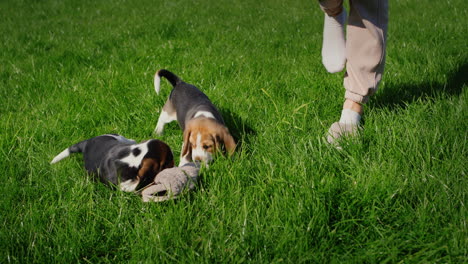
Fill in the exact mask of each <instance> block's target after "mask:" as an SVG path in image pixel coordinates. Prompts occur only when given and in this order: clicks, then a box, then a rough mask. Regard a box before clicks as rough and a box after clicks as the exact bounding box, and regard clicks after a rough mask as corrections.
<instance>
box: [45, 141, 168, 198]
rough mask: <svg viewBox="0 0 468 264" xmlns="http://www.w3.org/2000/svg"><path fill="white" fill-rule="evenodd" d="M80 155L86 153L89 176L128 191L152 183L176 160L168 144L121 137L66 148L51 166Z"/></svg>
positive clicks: (82, 142) (85, 160) (85, 163)
mask: <svg viewBox="0 0 468 264" xmlns="http://www.w3.org/2000/svg"><path fill="white" fill-rule="evenodd" d="M77 152H81V153H83V159H84V167H85V169H86V171H87V172H88V173H89V174H93V175H97V176H98V177H99V179H100V180H101V181H102V182H104V183H106V184H113V185H115V186H117V187H118V188H119V189H120V190H122V191H126V192H132V191H135V190H139V189H141V188H143V187H145V186H147V185H148V184H151V183H152V182H153V181H154V178H155V177H156V174H158V173H159V172H160V171H162V170H164V169H166V168H172V167H174V157H173V155H172V151H171V149H170V148H169V146H168V145H167V144H166V143H164V142H162V141H160V140H157V139H151V140H147V141H144V142H142V143H139V144H137V142H135V141H134V140H131V139H127V138H125V137H123V136H120V135H117V134H108V135H102V136H97V137H94V138H91V139H88V140H84V141H81V142H79V143H77V144H75V145H72V146H70V147H68V148H66V149H65V150H64V151H62V152H61V153H60V154H58V155H57V156H56V157H55V158H54V159H53V160H52V161H51V162H50V163H51V164H54V163H57V162H59V161H60V160H62V159H64V158H66V157H68V156H69V155H70V154H71V153H77Z"/></svg>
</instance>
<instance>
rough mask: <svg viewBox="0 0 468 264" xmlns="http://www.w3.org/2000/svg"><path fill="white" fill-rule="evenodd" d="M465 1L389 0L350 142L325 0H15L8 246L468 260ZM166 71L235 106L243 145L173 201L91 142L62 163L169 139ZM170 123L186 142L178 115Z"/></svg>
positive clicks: (9, 250) (46, 255)
mask: <svg viewBox="0 0 468 264" xmlns="http://www.w3.org/2000/svg"><path fill="white" fill-rule="evenodd" d="M466 10H467V9H466V3H465V1H463V0H455V1H429V0H423V1H409V0H401V1H391V10H390V24H389V33H388V49H387V64H386V72H385V75H384V80H383V83H382V85H381V87H380V89H379V91H378V92H377V94H376V95H375V96H374V97H373V98H372V99H371V101H370V102H369V104H367V105H366V108H365V112H366V115H365V124H364V130H363V132H362V135H361V136H360V137H359V138H358V139H356V140H354V141H349V142H347V144H346V145H345V147H344V149H343V150H342V151H338V150H336V149H334V148H332V147H330V146H328V145H327V144H324V142H323V139H322V138H323V136H324V134H325V132H326V131H327V129H328V127H329V126H330V124H331V123H332V122H334V121H336V120H337V119H338V118H339V114H340V106H341V104H342V102H343V93H344V89H343V88H342V75H341V74H335V75H330V74H327V73H326V71H325V70H324V68H323V66H322V65H321V58H320V49H321V32H322V23H323V22H322V19H323V14H322V12H321V10H320V9H319V7H318V4H317V3H316V1H289V2H288V1H279V0H272V1H214V0H204V1H180V0H177V1H132V0H128V1H52V0H50V1H1V2H0V39H1V41H0V97H1V99H0V175H1V176H0V180H1V184H0V193H1V196H2V198H1V199H0V201H1V202H0V212H1V213H0V262H1V263H10V262H11V263H17V262H20V263H75V262H83V263H86V262H89V263H101V262H103V263H115V262H130V263H136V262H145V263H164V262H182V263H194V262H195V261H196V262H197V263H198V262H201V263H209V262H224V263H232V262H234V263H238V262H260V263H272V262H273V263H277V262H287V263H303V262H312V263H330V262H332V263H333V262H356V263H362V262H368V263H397V262H403V263H421V262H422V263H435V262H441V263H466V262H468V250H467V249H468V231H467V226H466V218H467V212H468V210H467V208H466V204H467V203H468V197H467V190H468V179H467V175H466V164H468V159H467V154H468V153H467V136H468V133H467V120H468V115H467V113H468V107H467V100H468V89H467V84H466V81H467V77H466V76H467V75H466V74H467V72H468V66H467V62H468V52H467V51H468V49H467V48H468V47H467V41H468V35H467V28H468V22H467V20H466V16H467V11H466ZM160 68H167V69H169V70H172V71H174V72H175V73H176V74H178V75H179V76H181V77H182V78H183V79H184V80H186V81H187V82H190V83H193V84H195V85H197V86H198V87H199V88H201V89H202V90H203V91H204V92H205V93H206V94H208V96H209V97H210V98H211V99H212V101H213V102H214V103H215V104H216V105H217V106H218V107H219V108H220V109H221V111H222V113H223V115H224V117H225V119H226V121H227V123H228V125H229V127H230V130H231V131H232V132H233V134H234V135H235V136H236V137H237V138H238V139H239V142H240V144H241V146H240V148H239V150H238V152H237V153H236V154H235V156H234V157H233V158H232V159H227V158H219V159H217V160H216V161H215V162H214V163H213V164H212V166H211V167H210V169H209V170H205V171H204V172H203V173H202V175H201V180H200V181H199V183H198V186H197V189H196V190H195V191H193V192H191V193H188V194H187V195H185V196H183V197H181V198H180V199H179V200H177V201H170V202H167V203H162V204H159V203H158V204H156V203H142V202H141V199H140V198H139V197H138V196H136V195H133V194H129V193H123V192H119V191H113V190H111V189H109V188H107V187H105V186H103V185H102V184H100V183H97V182H95V181H93V179H91V178H90V177H89V176H87V175H86V173H85V172H84V169H83V168H82V158H81V156H80V155H75V156H73V157H70V158H68V159H66V160H63V161H61V162H60V163H58V164H56V165H54V166H51V165H49V161H50V160H51V159H52V158H53V157H54V156H55V155H56V154H57V153H59V152H60V151H62V150H63V149H64V148H66V147H68V146H69V145H71V144H73V143H76V142H78V141H80V140H83V139H87V138H90V137H93V136H96V135H101V134H106V133H119V134H122V135H124V136H126V137H128V138H133V139H136V140H138V141H141V140H145V139H148V138H151V137H155V136H154V135H152V131H153V129H154V127H155V125H156V121H157V117H158V113H159V109H160V108H161V107H162V105H163V104H164V101H165V99H166V97H167V96H168V94H169V92H170V86H169V84H168V83H167V82H165V81H164V82H163V83H162V95H160V96H157V95H156V94H155V92H154V89H153V86H152V81H153V79H152V78H153V74H154V72H155V71H156V70H157V69H160ZM161 139H162V140H164V141H165V142H167V143H168V144H169V145H170V146H171V147H172V148H173V151H174V153H175V155H176V156H177V157H178V155H179V153H180V146H181V142H182V132H181V131H180V129H179V128H178V126H177V125H176V124H175V123H173V124H170V125H169V126H168V127H167V130H166V133H165V134H164V136H162V137H161ZM177 159H178V158H177Z"/></svg>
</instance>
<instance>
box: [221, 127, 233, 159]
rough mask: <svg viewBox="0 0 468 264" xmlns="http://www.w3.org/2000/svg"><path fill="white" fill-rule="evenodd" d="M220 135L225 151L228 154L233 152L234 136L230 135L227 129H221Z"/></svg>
mask: <svg viewBox="0 0 468 264" xmlns="http://www.w3.org/2000/svg"><path fill="white" fill-rule="evenodd" d="M220 137H221V140H222V141H223V142H224V147H225V148H226V151H227V153H228V154H229V155H232V154H234V151H235V150H236V142H235V141H234V138H233V137H232V136H231V134H230V133H229V131H228V130H227V129H223V132H222V133H221V135H220Z"/></svg>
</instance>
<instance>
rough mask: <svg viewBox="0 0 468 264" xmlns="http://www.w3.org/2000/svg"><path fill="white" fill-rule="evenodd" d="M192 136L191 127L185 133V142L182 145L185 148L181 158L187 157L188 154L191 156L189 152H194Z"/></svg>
mask: <svg viewBox="0 0 468 264" xmlns="http://www.w3.org/2000/svg"><path fill="white" fill-rule="evenodd" d="M191 134H192V128H191V126H189V127H187V128H185V131H184V142H183V143H182V144H183V145H184V146H183V148H182V153H181V154H180V156H182V157H185V156H186V155H187V154H189V151H191V150H192V144H190V135H191Z"/></svg>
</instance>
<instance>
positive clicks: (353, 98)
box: [345, 91, 369, 104]
mask: <svg viewBox="0 0 468 264" xmlns="http://www.w3.org/2000/svg"><path fill="white" fill-rule="evenodd" d="M345 99H349V100H351V101H353V102H356V103H359V104H365V103H367V101H368V100H369V96H362V95H359V94H356V93H353V92H350V91H346V92H345Z"/></svg>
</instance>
